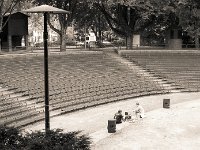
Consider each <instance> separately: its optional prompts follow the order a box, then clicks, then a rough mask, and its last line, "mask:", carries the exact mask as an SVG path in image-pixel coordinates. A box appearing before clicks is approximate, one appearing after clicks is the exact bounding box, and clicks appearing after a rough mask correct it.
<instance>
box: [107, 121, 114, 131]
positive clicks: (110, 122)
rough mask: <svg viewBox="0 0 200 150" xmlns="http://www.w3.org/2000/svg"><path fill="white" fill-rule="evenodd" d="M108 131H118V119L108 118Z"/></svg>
mask: <svg viewBox="0 0 200 150" xmlns="http://www.w3.org/2000/svg"><path fill="white" fill-rule="evenodd" d="M107 128H108V133H114V132H116V120H115V119H112V120H108V127H107Z"/></svg>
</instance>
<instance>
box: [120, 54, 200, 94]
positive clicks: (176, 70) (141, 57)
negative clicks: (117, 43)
mask: <svg viewBox="0 0 200 150" xmlns="http://www.w3.org/2000/svg"><path fill="white" fill-rule="evenodd" d="M122 57H125V58H127V59H129V60H130V61H132V62H133V63H135V64H137V65H139V66H142V67H143V68H144V69H146V71H149V72H151V73H153V74H154V75H155V76H159V77H161V78H163V79H165V81H169V83H173V84H174V85H179V86H181V87H182V88H183V89H184V90H183V91H200V59H199V57H200V52H198V51H195V52H193V51H191V52H189V51H170V52H169V51H139V52H137V51H132V52H129V53H123V54H122Z"/></svg>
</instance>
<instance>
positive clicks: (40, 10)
mask: <svg viewBox="0 0 200 150" xmlns="http://www.w3.org/2000/svg"><path fill="white" fill-rule="evenodd" d="M23 12H26V13H42V14H43V15H44V33H43V42H44V90H45V132H46V133H47V132H48V131H49V130H50V119H49V75H48V31H47V15H48V14H50V13H52V14H67V13H69V11H66V10H63V9H59V8H56V7H52V6H49V5H41V6H37V7H33V8H30V9H27V10H24V11H23Z"/></svg>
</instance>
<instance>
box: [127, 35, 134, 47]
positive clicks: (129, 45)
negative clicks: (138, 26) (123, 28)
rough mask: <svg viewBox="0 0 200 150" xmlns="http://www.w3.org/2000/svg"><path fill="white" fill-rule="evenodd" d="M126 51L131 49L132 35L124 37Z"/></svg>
mask: <svg viewBox="0 0 200 150" xmlns="http://www.w3.org/2000/svg"><path fill="white" fill-rule="evenodd" d="M126 49H128V50H129V49H133V34H129V35H128V36H127V37H126Z"/></svg>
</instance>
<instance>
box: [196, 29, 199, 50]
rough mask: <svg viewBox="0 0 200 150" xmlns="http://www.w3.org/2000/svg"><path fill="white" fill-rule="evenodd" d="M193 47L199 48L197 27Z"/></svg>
mask: <svg viewBox="0 0 200 150" xmlns="http://www.w3.org/2000/svg"><path fill="white" fill-rule="evenodd" d="M195 47H196V49H199V29H197V32H196V34H195Z"/></svg>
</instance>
